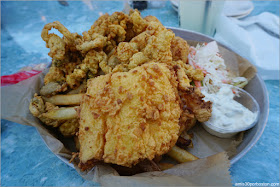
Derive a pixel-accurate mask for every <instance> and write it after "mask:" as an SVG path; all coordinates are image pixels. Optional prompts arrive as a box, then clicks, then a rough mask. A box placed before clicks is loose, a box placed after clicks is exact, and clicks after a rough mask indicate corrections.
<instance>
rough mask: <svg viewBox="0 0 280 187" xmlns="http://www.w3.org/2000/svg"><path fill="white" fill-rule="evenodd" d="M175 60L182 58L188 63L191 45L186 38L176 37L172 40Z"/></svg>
mask: <svg viewBox="0 0 280 187" xmlns="http://www.w3.org/2000/svg"><path fill="white" fill-rule="evenodd" d="M170 50H171V52H172V58H173V61H177V60H182V61H183V63H187V61H188V55H189V45H188V43H187V41H186V40H184V39H183V38H181V37H178V36H176V37H174V38H173V40H172V41H171V48H170Z"/></svg>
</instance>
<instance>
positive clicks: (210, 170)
mask: <svg viewBox="0 0 280 187" xmlns="http://www.w3.org/2000/svg"><path fill="white" fill-rule="evenodd" d="M188 43H189V44H191V45H194V46H195V45H196V44H197V43H198V42H194V41H188ZM219 49H220V53H221V54H222V56H223V58H224V59H225V62H226V65H227V67H228V68H229V69H230V71H231V72H232V73H233V74H235V75H236V76H244V77H246V78H248V79H249V80H250V79H252V78H253V77H254V76H255V74H256V68H255V67H254V66H253V65H252V64H250V63H249V62H248V61H247V60H246V59H244V58H242V57H240V56H239V55H237V54H235V53H233V52H231V51H229V50H227V49H225V48H223V47H221V46H219ZM47 71H48V69H46V70H45V71H43V72H42V73H40V74H38V75H36V76H34V77H31V78H29V79H27V80H24V81H22V82H20V83H18V84H15V85H12V86H7V87H3V88H2V89H1V101H2V103H1V111H2V113H1V118H3V119H6V120H9V121H13V122H16V123H19V124H23V125H30V126H34V127H36V128H37V130H38V132H39V133H40V135H41V136H42V138H43V139H44V141H45V143H46V145H47V146H48V147H49V149H50V150H51V151H52V152H53V153H54V154H55V155H57V156H58V157H59V158H60V159H62V160H64V161H65V162H66V161H69V160H70V158H71V152H72V151H74V150H75V148H74V144H73V141H71V140H69V139H65V138H63V137H62V136H60V135H59V133H57V132H55V131H53V130H52V129H51V128H49V127H46V126H45V125H43V124H42V123H41V122H40V121H39V120H38V119H37V118H35V117H34V116H32V114H31V113H30V112H29V109H28V107H29V102H30V100H31V99H32V97H33V95H34V93H39V89H40V88H41V87H42V86H43V77H44V75H45V74H46V73H47ZM192 132H193V133H194V139H193V143H194V148H192V149H189V150H188V151H190V152H191V153H193V154H194V155H196V156H197V157H199V158H201V159H199V160H196V161H193V162H188V163H183V164H178V165H176V166H174V167H173V168H171V169H168V170H165V171H162V172H146V173H141V174H137V175H134V176H129V177H127V176H119V175H118V173H117V172H116V171H115V170H114V169H113V168H112V167H110V166H109V165H97V166H96V167H94V169H92V170H91V171H88V172H81V171H80V170H79V169H78V168H77V165H76V164H75V163H74V166H75V169H76V170H77V171H78V172H79V173H80V175H81V176H82V177H83V178H85V179H87V180H92V181H95V182H99V183H100V184H101V185H105V186H143V185H145V186H153V185H160V186H187V185H190V186H231V180H230V174H229V171H228V169H229V166H230V162H229V159H228V155H229V156H232V155H234V154H235V150H236V147H237V146H238V145H239V144H240V143H241V141H242V137H243V134H242V133H241V134H239V135H237V136H236V137H234V138H231V139H221V138H218V137H215V136H212V135H210V134H209V133H207V132H206V131H205V130H204V129H203V128H202V127H201V125H199V124H198V125H196V126H195V128H193V129H192Z"/></svg>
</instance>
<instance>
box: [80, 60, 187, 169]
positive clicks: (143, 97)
mask: <svg viewBox="0 0 280 187" xmlns="http://www.w3.org/2000/svg"><path fill="white" fill-rule="evenodd" d="M177 84H178V83H177V81H176V76H175V73H174V72H173V71H171V70H169V69H168V66H167V65H166V64H162V63H147V64H144V65H142V66H140V67H137V68H134V69H132V70H130V71H129V72H118V73H114V74H112V73H110V74H107V75H103V76H99V77H97V78H94V79H90V80H89V81H88V89H87V93H86V94H85V96H84V97H83V99H82V102H81V111H80V130H79V142H80V146H81V147H80V154H79V157H80V162H81V163H80V164H81V165H83V166H85V165H86V164H87V163H91V162H92V161H93V160H103V161H104V162H105V163H113V164H118V165H122V166H126V167H131V166H133V165H135V164H137V163H138V162H139V161H141V160H144V159H149V160H152V159H153V158H154V157H155V156H157V155H162V154H165V153H167V152H168V151H169V150H170V148H171V147H173V146H174V145H175V143H176V141H177V139H178V134H179V129H180V126H179V118H180V115H181V112H182V110H181V108H180V101H179V100H180V98H179V95H178V90H177ZM83 168H84V167H83Z"/></svg>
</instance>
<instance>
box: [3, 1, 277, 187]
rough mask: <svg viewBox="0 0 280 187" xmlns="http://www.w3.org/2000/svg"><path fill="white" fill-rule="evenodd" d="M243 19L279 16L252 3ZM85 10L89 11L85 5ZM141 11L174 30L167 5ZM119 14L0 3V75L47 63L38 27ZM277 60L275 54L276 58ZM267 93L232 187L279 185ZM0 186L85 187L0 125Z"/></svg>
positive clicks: (38, 146) (97, 7) (77, 28)
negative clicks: (238, 186)
mask: <svg viewBox="0 0 280 187" xmlns="http://www.w3.org/2000/svg"><path fill="white" fill-rule="evenodd" d="M253 3H254V6H255V9H254V10H253V12H252V13H251V14H250V15H249V16H253V15H258V14H260V13H261V12H264V11H268V12H272V13H274V14H276V15H278V16H279V1H253ZM89 4H90V5H89ZM162 4H163V5H164V6H163V7H161V8H160V9H159V8H151V7H149V8H148V9H146V10H144V11H142V15H143V16H146V15H154V16H156V17H158V18H159V20H160V21H161V22H162V23H163V24H164V25H165V26H172V27H179V24H178V15H177V13H176V12H175V11H174V10H173V9H172V7H171V3H170V2H169V1H165V2H163V3H162ZM122 9H123V2H121V1H113V2H109V1H105V2H96V1H94V2H91V3H86V1H84V2H82V1H68V6H62V5H61V4H59V3H58V2H57V1H45V2H31V1H26V2H19V1H18V2H3V1H2V2H1V74H2V75H8V74H12V73H16V72H17V71H18V70H19V69H21V68H22V67H25V66H27V65H30V64H38V63H48V62H49V61H50V58H49V57H48V56H47V53H48V49H46V48H45V43H44V42H43V41H42V40H41V37H40V34H41V30H42V28H43V26H44V25H45V24H46V23H48V22H52V21H56V20H59V21H61V22H62V23H63V24H64V25H65V26H66V27H67V28H69V30H70V31H71V32H78V33H81V32H82V31H84V30H88V29H89V28H90V26H91V24H92V23H93V22H94V21H95V20H96V19H97V18H98V17H99V15H100V14H102V13H105V12H108V13H110V14H111V13H113V12H115V11H121V10H122ZM276 55H279V54H276ZM265 84H266V87H267V89H268V93H269V100H270V104H269V109H270V113H269V118H268V123H267V126H266V128H265V130H264V133H263V135H262V137H261V138H260V140H259V141H258V142H257V144H256V145H255V146H254V147H253V148H252V149H251V150H250V151H249V152H248V153H247V154H246V155H245V156H244V157H243V158H241V159H240V160H239V161H238V162H237V163H235V164H234V165H232V166H231V168H230V172H231V176H232V182H233V184H235V183H241V182H244V183H245V182H259V183H260V182H265V183H279V80H269V81H265ZM1 185H2V186H90V185H98V184H96V183H93V182H91V181H86V180H84V179H83V178H82V177H80V176H79V174H78V173H77V172H76V170H74V169H73V168H71V167H69V166H67V165H66V164H65V163H64V162H62V161H61V160H59V159H58V158H57V157H56V156H55V155H54V154H53V153H52V152H51V151H50V150H49V149H48V148H47V147H46V146H45V144H44V142H43V141H42V139H41V137H40V136H39V134H38V132H37V131H36V129H35V128H34V127H30V126H23V125H20V124H17V123H13V122H10V121H7V120H1Z"/></svg>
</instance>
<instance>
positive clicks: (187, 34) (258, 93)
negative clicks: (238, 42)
mask: <svg viewBox="0 0 280 187" xmlns="http://www.w3.org/2000/svg"><path fill="white" fill-rule="evenodd" d="M167 28H168V29H171V30H172V31H173V32H174V33H175V35H176V36H180V37H181V38H183V39H185V40H192V41H198V42H207V43H208V42H211V41H214V39H213V38H211V37H209V36H206V35H203V34H200V33H197V32H193V31H188V30H185V29H180V28H173V27H167ZM217 43H218V45H219V46H221V47H224V48H225V49H227V50H229V51H232V52H234V51H233V50H232V49H230V48H229V47H226V46H224V45H222V44H220V43H219V42H217ZM236 54H237V53H236ZM256 85H257V86H256ZM244 89H245V90H246V91H247V92H249V93H250V94H251V95H252V96H253V97H254V98H255V99H256V101H257V102H258V104H259V106H260V116H259V120H258V122H257V124H256V125H255V126H254V127H253V128H251V129H250V130H248V131H246V132H245V134H244V139H243V141H242V143H241V144H240V145H239V146H238V147H237V152H236V154H235V155H234V156H232V157H231V158H229V159H230V163H231V164H234V163H235V162H237V161H238V160H239V159H240V158H242V157H243V156H244V155H245V154H246V153H247V152H248V151H249V150H250V149H251V148H252V147H253V146H254V145H255V144H256V143H257V141H258V140H259V138H260V137H261V135H262V133H263V131H264V128H265V126H266V123H267V119H268V113H269V100H268V93H267V89H266V86H265V83H264V81H263V80H262V79H261V77H260V76H259V75H258V74H256V76H255V77H254V78H253V79H252V80H250V82H249V84H248V85H247V86H246V87H245V88H244ZM37 130H38V129H37ZM38 133H39V134H40V132H39V131H38ZM40 136H41V134H40ZM42 139H43V141H44V142H45V144H46V145H47V147H48V148H49V149H50V147H49V145H48V143H47V142H46V141H45V140H44V138H43V137H42ZM50 150H51V149H50ZM56 156H57V157H58V158H59V159H61V160H62V161H63V162H64V163H66V164H67V165H68V166H70V167H72V168H74V165H73V164H72V163H69V158H66V157H64V156H63V155H56Z"/></svg>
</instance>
